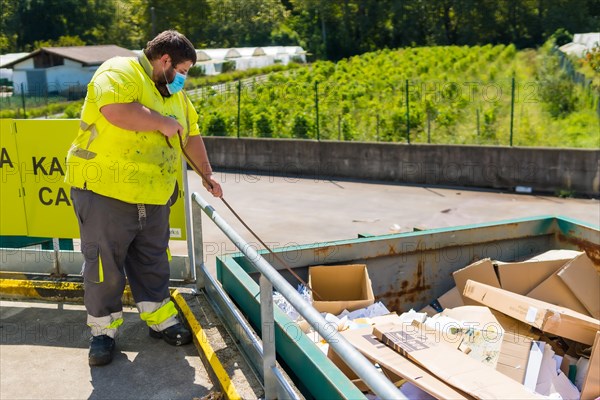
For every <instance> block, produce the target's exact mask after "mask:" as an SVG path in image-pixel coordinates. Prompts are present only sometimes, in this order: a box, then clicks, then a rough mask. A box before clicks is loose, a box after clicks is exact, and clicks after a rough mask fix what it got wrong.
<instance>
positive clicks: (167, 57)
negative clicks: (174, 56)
mask: <svg viewBox="0 0 600 400" xmlns="http://www.w3.org/2000/svg"><path fill="white" fill-rule="evenodd" d="M170 61H171V56H170V55H168V54H167V53H165V54H163V55H162V56H160V62H161V64H163V65H166V64H167V63H168V62H170Z"/></svg>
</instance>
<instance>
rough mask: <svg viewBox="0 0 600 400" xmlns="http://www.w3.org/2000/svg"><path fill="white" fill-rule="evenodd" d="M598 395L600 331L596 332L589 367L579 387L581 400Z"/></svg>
mask: <svg viewBox="0 0 600 400" xmlns="http://www.w3.org/2000/svg"><path fill="white" fill-rule="evenodd" d="M598 397H600V332H596V339H595V340H594V346H593V347H592V354H591V356H590V363H589V369H588V372H587V375H586V377H585V380H584V381H583V386H582V387H581V400H592V399H596V398H598Z"/></svg>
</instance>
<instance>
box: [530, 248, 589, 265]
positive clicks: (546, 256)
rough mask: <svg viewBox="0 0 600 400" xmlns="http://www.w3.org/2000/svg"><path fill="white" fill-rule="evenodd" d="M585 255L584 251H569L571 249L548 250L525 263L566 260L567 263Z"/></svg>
mask: <svg viewBox="0 0 600 400" xmlns="http://www.w3.org/2000/svg"><path fill="white" fill-rule="evenodd" d="M581 253H583V252H582V251H577V250H569V249H554V250H548V251H545V252H543V253H541V254H538V255H537V256H533V257H531V258H529V259H527V260H525V262H540V261H556V260H565V263H566V262H567V261H569V260H572V259H573V258H575V257H577V256H578V255H580V254H581Z"/></svg>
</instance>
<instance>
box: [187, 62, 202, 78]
mask: <svg viewBox="0 0 600 400" xmlns="http://www.w3.org/2000/svg"><path fill="white" fill-rule="evenodd" d="M205 75H206V71H205V68H204V66H203V65H194V66H193V67H192V68H190V70H189V71H188V76H190V77H192V78H198V77H200V76H205Z"/></svg>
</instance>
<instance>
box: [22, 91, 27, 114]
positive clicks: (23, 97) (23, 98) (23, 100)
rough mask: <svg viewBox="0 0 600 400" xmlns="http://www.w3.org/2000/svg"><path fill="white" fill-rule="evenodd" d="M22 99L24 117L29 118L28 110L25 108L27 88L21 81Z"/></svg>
mask: <svg viewBox="0 0 600 400" xmlns="http://www.w3.org/2000/svg"><path fill="white" fill-rule="evenodd" d="M21 101H22V102H23V118H27V110H26V109H25V89H23V84H22V83H21Z"/></svg>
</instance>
